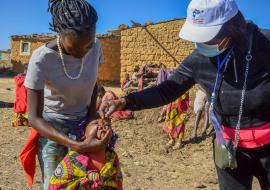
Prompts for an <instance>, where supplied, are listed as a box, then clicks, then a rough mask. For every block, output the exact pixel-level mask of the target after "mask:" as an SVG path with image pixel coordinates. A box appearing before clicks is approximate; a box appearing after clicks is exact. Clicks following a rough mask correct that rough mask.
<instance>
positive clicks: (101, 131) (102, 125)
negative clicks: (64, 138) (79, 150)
mask: <svg viewBox="0 0 270 190" xmlns="http://www.w3.org/2000/svg"><path fill="white" fill-rule="evenodd" d="M95 126H97V128H98V130H97V134H96V138H97V139H101V138H102V137H103V136H104V135H105V134H106V132H107V131H108V130H109V129H110V128H111V123H110V121H109V120H104V119H97V120H96V122H93V123H92V124H89V125H87V127H86V129H85V137H86V138H87V137H89V135H90V131H91V129H92V128H93V127H95Z"/></svg>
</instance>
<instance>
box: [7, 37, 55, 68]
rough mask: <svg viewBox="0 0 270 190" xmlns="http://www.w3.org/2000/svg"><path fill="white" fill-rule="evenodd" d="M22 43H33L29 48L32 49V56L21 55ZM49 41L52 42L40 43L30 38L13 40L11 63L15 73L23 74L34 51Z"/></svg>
mask: <svg viewBox="0 0 270 190" xmlns="http://www.w3.org/2000/svg"><path fill="white" fill-rule="evenodd" d="M21 41H23V42H30V43H31V45H30V46H29V47H30V55H21V54H20V51H21V49H20V48H21ZM48 41H50V40H47V41H38V40H33V39H31V38H29V39H20V38H16V39H12V40H11V62H12V65H13V71H14V72H17V73H20V72H23V71H24V65H25V64H28V63H29V60H30V58H31V55H32V53H33V51H34V50H35V49H37V48H39V47H40V46H42V45H43V44H44V43H46V42H48Z"/></svg>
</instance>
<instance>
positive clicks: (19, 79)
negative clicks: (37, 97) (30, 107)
mask: <svg viewBox="0 0 270 190" xmlns="http://www.w3.org/2000/svg"><path fill="white" fill-rule="evenodd" d="M14 80H15V84H16V98H15V103H14V108H13V110H14V112H15V113H26V112H27V89H26V87H25V86H24V85H23V83H24V80H25V76H16V77H14Z"/></svg>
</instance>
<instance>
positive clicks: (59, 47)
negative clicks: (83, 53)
mask: <svg viewBox="0 0 270 190" xmlns="http://www.w3.org/2000/svg"><path fill="white" fill-rule="evenodd" d="M56 41H57V47H58V51H59V55H60V58H61V63H62V66H63V69H64V73H65V75H66V76H67V78H69V79H71V80H77V79H79V78H80V77H81V75H82V71H83V66H84V61H83V59H82V60H81V67H80V71H79V74H78V75H77V76H74V77H73V76H70V75H69V74H68V72H67V68H66V65H65V61H64V56H63V51H62V48H61V45H60V37H59V36H58V37H57V40H56Z"/></svg>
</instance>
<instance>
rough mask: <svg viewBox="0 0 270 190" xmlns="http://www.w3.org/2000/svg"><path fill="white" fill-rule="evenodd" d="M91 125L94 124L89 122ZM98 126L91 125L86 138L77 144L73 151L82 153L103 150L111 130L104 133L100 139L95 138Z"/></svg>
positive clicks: (109, 137)
mask: <svg viewBox="0 0 270 190" xmlns="http://www.w3.org/2000/svg"><path fill="white" fill-rule="evenodd" d="M91 123H92V124H93V123H94V121H93V122H91ZM97 131H98V125H93V126H92V127H91V129H90V131H89V132H88V134H87V137H86V138H85V139H84V140H83V141H82V142H78V145H77V146H76V147H75V148H74V150H75V151H77V152H80V153H84V152H98V151H100V150H102V149H105V148H106V147H107V145H108V143H109V141H110V139H111V136H112V130H111V129H109V130H107V131H106V133H105V134H104V136H103V137H102V138H101V139H98V138H97Z"/></svg>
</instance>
